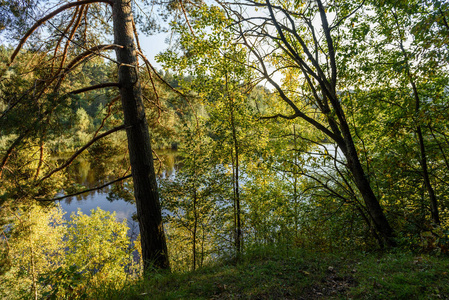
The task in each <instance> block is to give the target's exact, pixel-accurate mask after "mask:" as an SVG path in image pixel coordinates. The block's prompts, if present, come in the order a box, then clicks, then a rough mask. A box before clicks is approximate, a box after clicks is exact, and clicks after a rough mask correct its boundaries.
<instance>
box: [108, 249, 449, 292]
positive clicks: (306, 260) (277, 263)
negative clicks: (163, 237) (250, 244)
mask: <svg viewBox="0 0 449 300" xmlns="http://www.w3.org/2000/svg"><path fill="white" fill-rule="evenodd" d="M448 272H449V259H448V258H447V257H432V256H425V255H414V254H412V253H371V254H364V253H355V254H354V253H338V254H329V253H316V252H312V251H305V250H301V249H296V250H294V251H293V250H290V251H289V252H286V251H285V249H283V250H281V249H277V248H259V249H255V250H252V251H248V253H246V254H245V255H244V256H242V257H241V259H240V260H239V261H238V262H235V261H233V260H224V261H221V262H219V263H218V262H217V263H216V264H215V265H214V266H208V267H205V268H202V269H200V270H196V271H194V272H188V273H171V274H153V275H152V276H151V277H150V278H148V279H146V280H139V281H136V282H134V283H133V284H131V285H129V286H128V287H127V288H126V289H125V290H122V291H115V292H114V294H115V296H111V295H110V294H109V295H108V299H120V300H124V299H410V300H411V299H448V298H449V276H448Z"/></svg>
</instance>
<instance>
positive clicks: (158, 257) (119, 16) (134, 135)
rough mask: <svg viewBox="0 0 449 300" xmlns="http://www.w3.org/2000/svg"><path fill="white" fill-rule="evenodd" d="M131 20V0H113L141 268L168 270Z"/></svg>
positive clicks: (120, 82)
mask: <svg viewBox="0 0 449 300" xmlns="http://www.w3.org/2000/svg"><path fill="white" fill-rule="evenodd" d="M132 22H133V17H132V12H131V0H113V23H114V40H115V44H117V45H120V46H123V47H122V48H119V47H117V48H116V54H117V61H118V63H119V65H118V77H119V78H118V80H119V85H120V95H121V99H122V106H123V112H124V116H125V120H124V122H125V127H126V134H127V137H128V149H129V158H130V162H131V171H132V177H133V182H134V197H135V199H136V206H137V219H138V221H139V228H140V236H141V242H142V259H143V268H144V273H146V272H148V271H150V270H151V268H152V267H155V268H161V269H169V268H170V266H169V260H168V253H167V244H166V240H165V234H164V227H163V224H162V214H161V206H160V203H159V194H158V190H157V182H156V174H155V172H154V165H153V154H152V150H151V141H150V134H149V131H148V125H147V120H146V117H145V109H144V106H143V102H142V92H141V87H140V82H139V77H138V69H137V56H136V47H135V43H134V34H133V25H132Z"/></svg>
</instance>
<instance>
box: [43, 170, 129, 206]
mask: <svg viewBox="0 0 449 300" xmlns="http://www.w3.org/2000/svg"><path fill="white" fill-rule="evenodd" d="M130 177H132V174H129V175H126V176H124V177H120V178H117V179H115V180H113V181H110V182H108V183H105V184H103V185H101V186H97V187H94V188H91V189H87V190H82V191H79V192H76V193H73V194H70V195H65V196H61V197H57V198H53V199H38V198H35V200H37V201H58V200H62V199H65V198H69V197H73V196H78V195H81V194H84V193H89V192H92V191H96V190H101V189H102V188H105V187H107V186H109V185H111V184H114V183H116V182H119V181H123V180H125V179H128V178H130Z"/></svg>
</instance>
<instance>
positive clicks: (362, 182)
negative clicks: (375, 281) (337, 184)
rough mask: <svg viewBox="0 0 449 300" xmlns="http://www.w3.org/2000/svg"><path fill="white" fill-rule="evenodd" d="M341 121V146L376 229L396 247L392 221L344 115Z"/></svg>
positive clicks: (381, 244) (389, 243) (387, 241)
mask: <svg viewBox="0 0 449 300" xmlns="http://www.w3.org/2000/svg"><path fill="white" fill-rule="evenodd" d="M340 123H341V124H340V129H341V133H342V135H343V141H340V143H339V146H340V148H341V149H342V151H343V154H344V155H345V157H346V160H347V162H348V168H349V170H350V171H351V174H352V175H353V176H354V181H355V184H356V186H357V189H358V190H359V192H360V194H361V195H362V198H363V201H364V202H365V205H366V208H367V210H368V213H369V215H370V217H371V220H372V221H373V223H374V226H375V228H376V230H377V231H378V232H379V233H380V236H382V237H383V238H384V240H385V242H386V244H387V246H390V247H394V246H396V245H397V244H396V241H395V240H394V232H393V229H392V228H391V226H390V223H389V222H388V220H387V217H386V216H385V214H384V212H383V210H382V207H381V206H380V203H379V201H378V200H377V197H376V195H375V194H374V192H373V190H372V188H371V185H370V182H369V180H368V178H367V177H366V174H365V171H364V170H363V167H362V164H361V163H360V160H359V156H358V153H357V150H356V148H355V145H354V141H353V139H352V135H351V132H350V130H349V126H348V124H347V122H346V118H345V117H344V115H342V117H341V118H340ZM379 245H380V246H381V247H382V246H383V243H379Z"/></svg>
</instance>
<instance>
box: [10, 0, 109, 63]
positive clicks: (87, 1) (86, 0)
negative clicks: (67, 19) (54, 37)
mask: <svg viewBox="0 0 449 300" xmlns="http://www.w3.org/2000/svg"><path fill="white" fill-rule="evenodd" d="M99 2H103V3H107V4H110V5H112V2H111V1H110V0H83V1H78V2H71V3H67V4H66V5H63V6H61V7H60V8H58V9H56V10H54V11H52V12H51V13H49V14H48V15H46V16H45V17H43V18H41V19H39V20H38V21H37V22H36V23H35V24H34V25H33V26H32V27H31V28H30V29H29V30H28V31H27V33H25V35H24V36H23V37H22V39H21V40H20V42H19V45H17V47H16V49H15V50H14V52H13V54H12V55H11V62H10V63H9V64H8V66H10V65H11V64H12V63H13V61H14V58H15V57H16V56H17V54H18V53H19V51H20V49H22V47H23V45H24V44H25V42H26V40H27V39H28V38H29V37H30V35H31V34H32V33H33V32H34V31H35V30H36V29H37V28H39V26H41V25H42V24H44V23H45V22H46V21H48V20H50V19H51V18H53V17H54V16H56V15H57V14H59V13H60V12H63V11H64V10H66V9H69V8H72V7H74V6H80V5H84V4H90V3H99Z"/></svg>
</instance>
